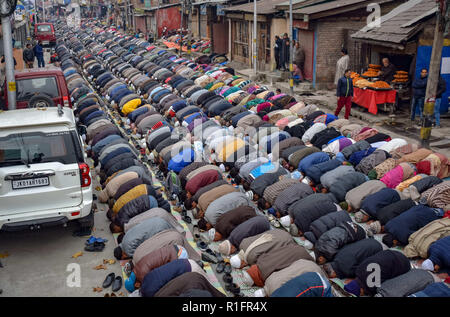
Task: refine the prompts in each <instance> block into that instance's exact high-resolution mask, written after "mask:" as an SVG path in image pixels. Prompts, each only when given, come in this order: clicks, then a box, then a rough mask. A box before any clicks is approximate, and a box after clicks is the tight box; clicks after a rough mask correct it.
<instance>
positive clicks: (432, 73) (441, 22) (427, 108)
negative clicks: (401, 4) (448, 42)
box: [420, 1, 450, 148]
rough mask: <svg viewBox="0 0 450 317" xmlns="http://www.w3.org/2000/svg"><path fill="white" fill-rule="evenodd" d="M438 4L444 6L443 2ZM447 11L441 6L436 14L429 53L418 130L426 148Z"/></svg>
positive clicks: (428, 141) (428, 140) (429, 135)
mask: <svg viewBox="0 0 450 317" xmlns="http://www.w3.org/2000/svg"><path fill="white" fill-rule="evenodd" d="M436 2H439V1H436ZM440 3H441V4H445V2H444V1H443V2H440ZM449 9H450V8H449V7H447V8H444V7H443V5H442V6H440V8H439V10H438V12H437V14H436V27H435V30H434V40H433V49H432V51H431V60H430V69H429V74H428V81H427V89H426V92H425V105H424V109H423V117H424V120H422V128H421V129H420V138H421V140H422V146H423V147H427V148H429V147H430V137H431V129H432V121H433V117H434V105H435V101H436V93H437V89H438V84H439V76H440V68H441V60H442V48H443V46H444V37H445V36H446V34H444V32H445V30H448V26H446V24H448V23H449V17H448V15H449ZM438 111H439V110H438Z"/></svg>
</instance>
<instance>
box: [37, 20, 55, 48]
mask: <svg viewBox="0 0 450 317" xmlns="http://www.w3.org/2000/svg"><path fill="white" fill-rule="evenodd" d="M34 38H35V39H36V41H42V45H43V46H46V45H50V46H54V45H56V36H55V28H54V26H53V23H48V22H43V23H36V24H35V25H34Z"/></svg>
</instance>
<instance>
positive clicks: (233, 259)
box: [230, 254, 242, 269]
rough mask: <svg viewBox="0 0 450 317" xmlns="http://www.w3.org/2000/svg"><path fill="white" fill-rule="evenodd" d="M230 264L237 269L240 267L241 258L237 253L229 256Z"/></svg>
mask: <svg viewBox="0 0 450 317" xmlns="http://www.w3.org/2000/svg"><path fill="white" fill-rule="evenodd" d="M230 264H231V266H232V267H234V268H235V269H239V268H240V267H241V264H242V261H241V258H240V257H239V255H237V254H236V255H233V256H232V257H231V258H230Z"/></svg>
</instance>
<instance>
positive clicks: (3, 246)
mask: <svg viewBox="0 0 450 317" xmlns="http://www.w3.org/2000/svg"><path fill="white" fill-rule="evenodd" d="M97 185H98V183H97V182H95V186H97ZM97 206H98V212H96V213H95V227H94V228H95V231H94V232H93V234H94V235H95V236H96V237H102V238H106V239H108V242H107V243H106V247H105V249H104V250H103V251H102V252H86V251H84V250H83V249H84V243H85V240H86V239H87V237H73V236H72V232H73V231H74V229H76V224H73V223H72V224H69V225H68V226H67V227H66V228H63V227H62V226H59V227H52V228H45V229H41V230H40V231H36V232H32V231H22V232H14V233H5V232H2V233H0V254H5V253H6V252H7V253H8V254H9V256H8V257H6V258H3V259H1V261H2V264H3V268H0V289H3V294H1V295H0V297H1V296H101V297H103V296H104V294H105V293H107V292H108V293H111V288H109V289H108V290H104V291H102V292H101V293H96V292H93V288H94V287H101V284H102V283H103V281H104V279H105V277H106V275H107V274H109V273H110V272H115V273H116V274H120V272H121V269H120V265H119V264H118V262H116V263H115V264H112V265H109V264H106V266H107V270H95V269H93V268H94V267H95V266H97V265H99V264H103V259H114V256H113V249H114V248H115V242H114V241H113V236H112V234H111V232H110V230H109V221H107V219H106V211H107V210H108V209H107V208H108V206H107V205H104V204H98V203H97ZM79 251H83V255H82V256H80V257H78V258H72V255H73V254H75V253H77V252H79ZM71 263H76V264H78V265H79V268H80V282H81V283H80V284H81V285H80V287H77V286H75V287H69V286H68V285H67V280H68V278H69V280H70V281H73V280H74V279H72V278H70V277H72V276H73V275H71V273H73V272H74V271H73V269H71V270H70V271H67V269H68V265H70V264H71ZM120 292H123V294H127V291H126V290H125V288H122V290H120V291H119V292H117V293H116V295H119V293H120ZM125 296H126V295H125Z"/></svg>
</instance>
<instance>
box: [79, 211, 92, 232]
mask: <svg viewBox="0 0 450 317" xmlns="http://www.w3.org/2000/svg"><path fill="white" fill-rule="evenodd" d="M77 222H78V224H79V225H80V227H82V228H92V227H93V226H94V210H93V209H91V212H90V213H89V215H87V216H85V217H83V218H80V219H78V220H77Z"/></svg>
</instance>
